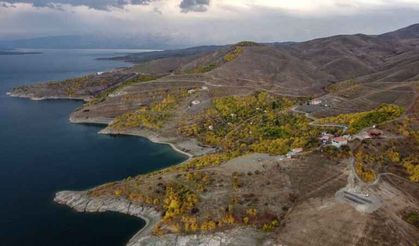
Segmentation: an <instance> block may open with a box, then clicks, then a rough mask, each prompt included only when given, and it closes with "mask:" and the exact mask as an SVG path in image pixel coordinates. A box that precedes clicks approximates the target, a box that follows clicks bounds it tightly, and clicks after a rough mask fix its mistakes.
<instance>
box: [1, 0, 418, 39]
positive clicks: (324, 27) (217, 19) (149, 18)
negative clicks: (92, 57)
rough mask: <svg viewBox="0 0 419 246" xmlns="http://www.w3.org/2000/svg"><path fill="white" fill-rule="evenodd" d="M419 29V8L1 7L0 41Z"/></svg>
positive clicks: (221, 4)
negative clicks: (91, 36)
mask: <svg viewBox="0 0 419 246" xmlns="http://www.w3.org/2000/svg"><path fill="white" fill-rule="evenodd" d="M415 23H419V0H397V1H396V0H292V1H291V0H0V40H7V39H9V40H10V39H20V38H33V37H43V36H60V35H95V36H99V37H112V38H123V39H131V40H146V42H149V43H153V42H154V41H155V40H158V41H164V42H165V43H167V44H171V45H175V46H176V45H180V46H192V45H203V44H229V43H235V42H238V41H241V40H252V41H257V42H284V41H304V40H309V39H313V38H318V37H324V36H330V35H335V34H353V33H366V34H379V33H383V32H387V31H391V30H395V29H397V28H400V27H404V26H408V25H411V24H415Z"/></svg>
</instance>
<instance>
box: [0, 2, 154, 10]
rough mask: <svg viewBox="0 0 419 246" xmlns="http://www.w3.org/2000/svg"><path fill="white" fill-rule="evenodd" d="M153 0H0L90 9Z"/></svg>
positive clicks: (118, 6)
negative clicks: (67, 5) (66, 5)
mask: <svg viewBox="0 0 419 246" xmlns="http://www.w3.org/2000/svg"><path fill="white" fill-rule="evenodd" d="M152 1H153V0H0V3H2V4H6V3H9V4H14V3H29V4H32V5H33V6H34V7H48V8H54V9H60V5H63V4H69V5H72V6H87V7H89V8H92V9H100V10H108V9H109V8H110V7H116V8H122V7H123V6H125V5H127V4H133V5H145V4H149V3H150V2H152Z"/></svg>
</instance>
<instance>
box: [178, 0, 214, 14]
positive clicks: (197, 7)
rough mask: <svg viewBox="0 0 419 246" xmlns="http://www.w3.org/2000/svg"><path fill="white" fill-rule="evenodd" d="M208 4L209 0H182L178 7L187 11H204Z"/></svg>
mask: <svg viewBox="0 0 419 246" xmlns="http://www.w3.org/2000/svg"><path fill="white" fill-rule="evenodd" d="M208 6H209V0H182V2H181V3H180V5H179V7H180V8H181V9H182V12H184V13H187V12H189V11H194V12H204V11H206V10H207V7H208Z"/></svg>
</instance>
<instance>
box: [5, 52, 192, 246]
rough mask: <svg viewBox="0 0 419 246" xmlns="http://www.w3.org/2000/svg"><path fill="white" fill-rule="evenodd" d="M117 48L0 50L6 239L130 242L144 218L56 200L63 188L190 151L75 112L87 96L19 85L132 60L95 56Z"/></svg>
mask: <svg viewBox="0 0 419 246" xmlns="http://www.w3.org/2000/svg"><path fill="white" fill-rule="evenodd" d="M117 52H119V51H113V50H112V51H111V50H107V51H103V50H102V51H97V50H43V51H42V54H30V55H19V56H13V55H10V56H8V55H3V56H0V192H1V193H0V194H1V196H0V228H1V229H0V242H1V245H44V246H46V245H124V244H125V243H126V242H127V241H128V240H129V238H130V237H131V236H133V235H134V234H135V233H136V232H137V231H138V230H139V229H141V228H142V227H143V226H144V221H142V220H140V219H138V218H134V217H130V216H126V215H122V214H116V213H104V214H86V213H76V212H74V211H72V210H71V209H69V208H67V207H64V206H60V205H57V204H55V203H54V202H53V201H52V199H53V197H54V194H55V192H57V191H60V190H84V189H87V188H90V187H93V186H96V185H100V184H103V183H106V182H110V181H116V180H120V179H123V178H126V177H128V176H135V175H138V174H142V173H147V172H150V171H153V170H157V169H160V168H164V167H166V166H170V165H173V164H176V163H179V162H181V161H183V160H185V159H186V156H184V155H182V154H180V153H178V152H175V151H173V150H172V149H171V148H170V146H168V145H162V144H155V143H152V142H150V141H148V140H147V139H144V138H139V137H132V136H117V137H112V136H107V135H100V134H97V132H98V131H99V130H100V129H102V128H103V126H99V125H78V124H71V123H70V122H69V121H68V117H69V114H70V113H71V112H72V111H73V110H74V109H76V108H77V107H79V106H80V105H81V104H82V102H78V101H68V100H54V101H51V100H47V101H30V100H26V99H19V98H11V97H8V96H6V95H5V93H6V92H7V91H8V90H9V89H11V88H12V87H14V86H18V85H21V84H25V83H26V84H27V83H34V82H38V81H47V80H60V79H65V78H69V77H73V76H79V75H82V74H86V73H91V72H96V71H103V70H108V69H111V68H114V67H120V66H127V64H125V63H122V62H118V61H102V60H101V61H98V60H96V58H98V57H105V56H110V55H114V54H115V53H117Z"/></svg>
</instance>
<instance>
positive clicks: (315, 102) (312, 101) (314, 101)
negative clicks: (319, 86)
mask: <svg viewBox="0 0 419 246" xmlns="http://www.w3.org/2000/svg"><path fill="white" fill-rule="evenodd" d="M321 103H322V100H319V99H313V100H311V102H310V104H311V105H319V104H321Z"/></svg>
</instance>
